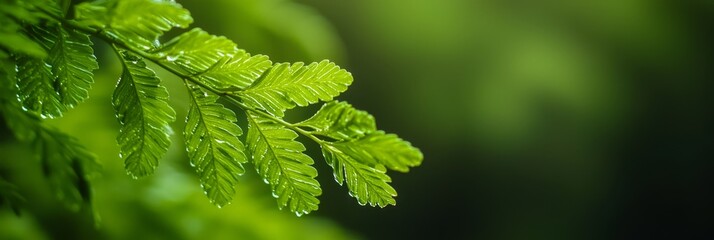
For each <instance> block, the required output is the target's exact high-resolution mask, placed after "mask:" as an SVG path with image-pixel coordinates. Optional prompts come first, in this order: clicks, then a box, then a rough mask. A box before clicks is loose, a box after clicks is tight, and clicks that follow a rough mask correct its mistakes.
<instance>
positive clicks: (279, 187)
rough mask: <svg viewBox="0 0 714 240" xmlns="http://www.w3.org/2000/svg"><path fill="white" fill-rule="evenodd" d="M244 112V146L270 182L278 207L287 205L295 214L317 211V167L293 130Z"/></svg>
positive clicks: (260, 172) (261, 174)
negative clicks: (313, 165)
mask: <svg viewBox="0 0 714 240" xmlns="http://www.w3.org/2000/svg"><path fill="white" fill-rule="evenodd" d="M246 115H247V116H248V137H247V139H246V142H247V143H248V148H249V149H250V153H251V154H252V156H253V162H254V164H255V167H256V170H257V171H258V174H260V176H261V177H263V180H264V181H265V182H266V183H268V184H270V186H271V188H272V191H273V196H275V197H276V198H277V201H278V207H280V208H281V209H282V208H284V207H287V208H288V209H290V211H291V212H294V213H295V214H297V215H298V216H300V215H302V214H307V213H310V212H311V211H314V210H317V208H318V204H319V203H320V200H318V199H317V196H319V195H320V194H322V190H321V189H320V183H318V182H317V180H315V177H316V176H317V170H315V168H313V167H312V166H311V165H312V164H313V160H312V158H310V157H309V156H307V155H305V154H304V153H303V151H305V147H304V146H303V145H302V144H301V143H300V142H298V141H295V138H296V137H297V136H298V135H297V133H295V132H294V131H293V130H290V129H287V128H285V127H284V126H282V125H279V124H277V123H275V122H273V121H272V120H270V119H268V118H265V117H262V116H260V115H257V114H255V113H252V112H247V114H246Z"/></svg>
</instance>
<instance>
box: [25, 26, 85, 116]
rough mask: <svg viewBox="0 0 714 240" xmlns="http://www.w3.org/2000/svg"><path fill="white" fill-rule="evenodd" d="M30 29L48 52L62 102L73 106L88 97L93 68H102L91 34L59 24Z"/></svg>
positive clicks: (49, 62)
mask: <svg viewBox="0 0 714 240" xmlns="http://www.w3.org/2000/svg"><path fill="white" fill-rule="evenodd" d="M31 32H32V36H33V37H35V38H36V39H37V40H38V42H40V44H41V45H43V46H44V48H45V49H46V50H47V51H48V52H49V54H48V57H47V59H46V61H47V63H48V64H49V65H50V66H52V75H53V76H54V81H55V82H56V83H55V84H56V85H57V87H56V88H57V89H56V91H57V93H58V94H59V96H60V100H61V102H62V104H64V105H65V106H67V108H73V107H74V106H75V105H77V104H79V103H81V102H82V101H84V99H86V98H87V97H89V93H88V90H89V89H90V87H91V84H92V83H94V79H93V74H92V71H94V70H96V69H97V68H99V66H98V65H97V58H96V57H95V56H94V50H93V49H92V42H91V41H90V40H89V35H87V34H84V33H80V32H78V31H76V30H73V29H70V30H65V29H64V28H62V27H61V26H59V25H54V26H42V27H33V28H32V31H31Z"/></svg>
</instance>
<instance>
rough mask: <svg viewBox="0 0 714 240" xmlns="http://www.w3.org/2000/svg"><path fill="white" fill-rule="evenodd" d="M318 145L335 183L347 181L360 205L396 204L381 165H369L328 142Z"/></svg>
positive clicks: (394, 192) (382, 205) (351, 192)
mask: <svg viewBox="0 0 714 240" xmlns="http://www.w3.org/2000/svg"><path fill="white" fill-rule="evenodd" d="M320 146H321V147H322V155H323V156H324V157H325V161H327V163H328V164H329V165H330V166H331V167H332V170H333V175H334V177H335V180H336V181H337V183H339V184H340V185H342V184H343V183H344V182H347V188H348V189H349V193H350V196H352V197H355V198H357V202H358V203H359V204H360V205H365V204H369V205H370V206H380V207H385V206H387V205H390V204H391V205H396V204H397V202H396V200H394V197H395V196H397V191H396V190H394V188H392V186H390V185H389V183H390V182H391V181H392V179H391V178H390V177H389V176H388V175H387V174H386V172H387V170H386V169H385V168H384V166H383V165H376V166H374V167H372V166H369V165H367V164H366V163H363V162H362V161H360V160H358V159H355V158H354V157H352V156H350V155H348V154H347V153H345V152H342V150H340V148H338V147H336V146H335V145H333V144H332V143H329V142H325V143H323V144H321V145H320Z"/></svg>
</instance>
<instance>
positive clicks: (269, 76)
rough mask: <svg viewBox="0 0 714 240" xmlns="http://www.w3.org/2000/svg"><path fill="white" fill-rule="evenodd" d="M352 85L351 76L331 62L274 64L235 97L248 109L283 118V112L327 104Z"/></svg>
mask: <svg viewBox="0 0 714 240" xmlns="http://www.w3.org/2000/svg"><path fill="white" fill-rule="evenodd" d="M350 84H352V75H351V74H350V73H349V72H347V71H345V70H344V69H341V68H340V67H338V66H337V65H335V64H334V63H332V62H330V61H327V60H325V61H322V62H319V63H311V64H310V65H307V66H305V65H304V64H303V63H300V62H298V63H294V64H292V65H290V64H288V63H279V64H275V65H274V66H273V67H272V68H271V69H270V70H268V71H267V72H266V73H264V74H263V76H261V78H259V79H258V80H257V81H255V82H254V83H253V84H252V85H251V86H250V87H248V88H246V89H244V90H242V91H238V92H237V93H236V95H237V96H238V97H240V98H241V99H243V101H244V102H245V104H247V105H248V106H250V107H254V108H258V109H263V110H265V111H267V112H269V113H271V114H272V115H275V116H279V117H282V116H283V111H285V110H286V109H290V108H293V107H295V105H296V104H297V105H298V106H307V105H309V104H312V103H316V102H318V101H320V100H322V101H330V100H332V98H334V97H336V96H337V95H339V94H340V93H342V92H343V91H345V90H347V86H349V85H350Z"/></svg>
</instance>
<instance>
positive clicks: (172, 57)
mask: <svg viewBox="0 0 714 240" xmlns="http://www.w3.org/2000/svg"><path fill="white" fill-rule="evenodd" d="M178 58H179V55H168V56H166V61H169V62H173V61H176V59H178Z"/></svg>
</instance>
